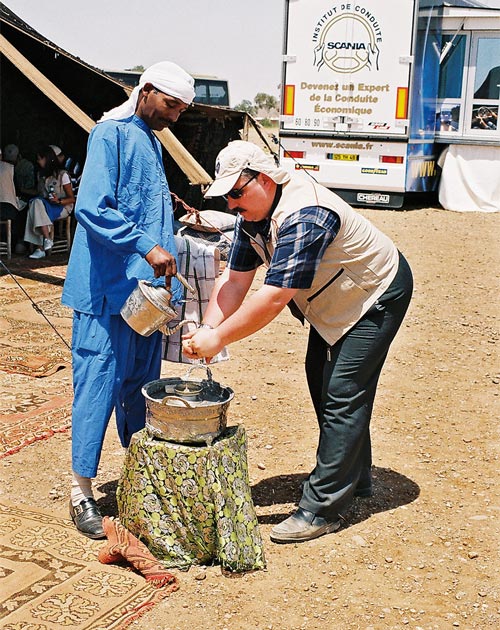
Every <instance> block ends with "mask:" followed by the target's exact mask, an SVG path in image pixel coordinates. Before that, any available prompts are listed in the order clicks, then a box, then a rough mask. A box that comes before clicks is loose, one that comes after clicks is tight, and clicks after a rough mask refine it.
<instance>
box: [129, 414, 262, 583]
mask: <svg viewBox="0 0 500 630" xmlns="http://www.w3.org/2000/svg"><path fill="white" fill-rule="evenodd" d="M246 453H247V439H246V434H245V430H244V429H243V427H241V426H235V427H229V428H228V429H226V431H225V432H224V433H223V435H222V436H220V437H219V438H218V439H217V440H215V441H214V443H213V444H212V446H204V445H197V446H193V445H186V444H176V443H173V442H167V441H164V440H160V439H157V438H154V437H152V436H151V435H150V434H149V433H148V431H147V429H143V430H142V431H139V432H138V433H136V434H135V435H134V436H133V438H132V441H131V443H130V446H129V448H128V451H127V455H126V458H125V462H124V467H123V471H122V474H121V477H120V480H119V483H118V489H117V502H118V513H119V517H120V522H121V523H122V525H124V526H125V527H126V528H127V529H128V530H129V531H130V532H132V533H133V534H134V535H135V536H137V538H139V539H140V540H141V541H142V542H143V543H144V544H145V545H146V546H147V547H148V548H149V550H150V551H151V553H152V554H153V555H154V556H155V557H156V558H158V559H159V560H161V561H162V562H163V564H164V565H165V566H166V567H178V568H181V569H188V568H189V567H190V566H192V565H196V564H198V565H199V564H211V563H214V562H218V563H220V564H221V565H222V567H223V568H224V569H227V570H230V571H235V572H240V571H249V570H255V569H264V568H265V566H266V563H265V558H264V549H263V544H262V538H261V535H260V532H259V527H258V521H257V515H256V513H255V508H254V505H253V501H252V495H251V490H250V483H249V479H248V465H247V458H246Z"/></svg>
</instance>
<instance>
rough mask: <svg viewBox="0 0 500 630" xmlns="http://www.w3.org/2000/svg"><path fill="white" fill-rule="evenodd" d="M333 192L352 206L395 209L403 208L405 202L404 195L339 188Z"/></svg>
mask: <svg viewBox="0 0 500 630" xmlns="http://www.w3.org/2000/svg"><path fill="white" fill-rule="evenodd" d="M332 191H333V192H334V193H335V194H337V195H338V196H339V197H341V198H342V199H343V200H344V201H346V202H347V203H348V204H350V205H351V206H358V207H363V206H366V207H372V208H373V207H382V208H392V209H394V208H401V207H402V206H403V202H404V193H395V192H381V191H373V192H369V191H366V190H344V189H337V188H333V189H332Z"/></svg>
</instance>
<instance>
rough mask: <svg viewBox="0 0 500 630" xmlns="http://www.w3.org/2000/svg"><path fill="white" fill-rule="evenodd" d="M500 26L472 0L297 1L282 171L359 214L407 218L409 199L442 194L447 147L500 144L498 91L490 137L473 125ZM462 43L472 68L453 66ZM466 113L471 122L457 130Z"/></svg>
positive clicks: (288, 26) (289, 45)
mask: <svg viewBox="0 0 500 630" xmlns="http://www.w3.org/2000/svg"><path fill="white" fill-rule="evenodd" d="M450 5H454V8H450ZM486 9H487V7H486ZM450 12H451V13H450ZM464 16H466V17H464ZM493 17H495V18H496V20H495V19H493ZM480 18H481V19H480ZM499 18H500V11H493V10H492V11H488V10H485V7H484V6H483V5H481V4H480V3H477V2H469V1H467V0H465V1H464V0H451V1H450V2H446V1H443V0H436V1H433V0H356V1H353V2H338V1H336V0H286V1H285V36H284V51H283V52H284V55H283V77H282V104H281V107H282V112H281V118H280V145H281V149H280V161H281V164H282V166H283V167H284V168H286V169H288V170H296V169H305V170H306V171H308V172H309V173H310V174H311V175H312V176H313V177H314V178H315V179H316V180H317V181H319V182H320V183H322V184H324V185H325V186H327V187H329V188H332V189H334V190H335V192H337V193H338V194H339V195H340V196H342V197H343V198H344V199H346V200H347V201H348V202H349V203H352V204H353V205H358V206H362V205H370V206H377V205H379V206H385V207H393V208H394V207H400V206H401V205H402V203H403V199H404V196H405V194H406V193H409V192H410V193H411V192H419V193H421V192H431V191H435V190H436V187H437V183H438V178H439V168H438V167H437V158H438V157H439V154H440V152H441V151H442V149H443V148H444V147H445V146H446V145H447V144H449V143H450V142H458V141H460V142H473V143H479V144H481V143H486V144H487V143H492V142H493V143H494V142H497V143H498V141H499V135H498V133H499V132H498V129H497V127H496V119H495V116H496V115H497V114H498V105H499V103H498V100H499V91H498V88H497V87H496V86H493V87H492V91H491V92H490V93H489V94H488V96H493V98H492V99H487V100H486V101H485V103H484V104H483V108H484V107H486V109H482V110H481V111H482V112H483V113H484V112H486V110H488V111H489V112H490V113H491V114H492V116H491V119H490V120H489V123H490V128H489V133H488V131H485V132H483V131H482V130H481V131H479V130H478V129H473V128H472V124H468V123H469V122H471V121H472V118H473V110H472V109H471V108H472V102H473V92H472V90H473V88H472V87H471V85H472V84H473V83H474V82H476V83H478V82H479V80H482V79H485V78H486V74H487V71H488V70H490V71H491V70H494V66H500V39H499V30H498V28H499V24H498V22H499ZM491 20H493V21H491ZM487 24H489V25H490V29H491V28H493V29H497V30H496V31H493V32H490V33H489V36H490V37H491V38H492V41H493V45H492V47H491V48H490V49H489V50H490V54H489V56H488V55H486V57H485V56H484V53H485V48H484V47H483V51H482V54H483V62H482V63H483V66H484V68H483V70H482V74H484V75H485V76H484V77H482V78H481V73H478V68H477V63H476V62H477V54H476V58H473V53H474V50H476V52H477V45H476V48H474V42H475V41H476V39H477V37H479V36H478V35H477V32H476V31H474V30H473V29H474V28H476V27H477V28H479V31H478V32H479V33H480V34H483V35H484V33H486V32H487V31H486V29H487ZM492 24H494V25H495V26H492ZM447 25H449V27H450V30H449V32H448V31H447ZM457 42H459V43H460V46H461V55H460V62H459V63H461V65H457V64H456V63H455V64H453V63H452V64H450V63H449V61H450V59H453V58H455V62H456V61H457V59H458V55H457V54H455V53H456V50H455V44H456V43H457ZM443 68H445V69H446V68H448V73H445V72H442V69H443ZM469 71H470V73H469ZM473 75H474V76H473ZM471 82H472V83H471ZM447 90H448V91H450V90H451V91H452V92H453V97H454V98H452V99H450V98H446V94H445V92H446V91H447ZM469 93H470V94H469ZM469 102H470V104H469ZM480 105H481V103H479V102H478V101H477V99H476V101H475V110H474V111H475V112H476V113H477V110H478V106H480ZM453 107H454V108H455V110H456V111H455V112H454V111H452V110H453ZM457 111H462V114H463V115H465V112H466V111H467V112H468V113H467V116H468V119H467V121H466V120H465V119H464V120H462V121H461V122H459V121H458V120H453V117H455V118H456V112H457ZM459 125H461V126H460V127H459ZM493 127H494V128H493Z"/></svg>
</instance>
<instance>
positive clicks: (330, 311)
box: [251, 175, 399, 345]
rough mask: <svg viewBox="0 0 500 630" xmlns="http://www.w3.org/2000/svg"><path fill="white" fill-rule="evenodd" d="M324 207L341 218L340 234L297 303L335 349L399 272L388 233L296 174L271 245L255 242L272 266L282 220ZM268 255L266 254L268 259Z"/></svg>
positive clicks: (275, 223)
mask: <svg viewBox="0 0 500 630" xmlns="http://www.w3.org/2000/svg"><path fill="white" fill-rule="evenodd" d="M309 206H322V207H324V208H329V209H331V210H334V211H335V212H336V213H337V214H338V215H339V217H340V230H339V232H338V234H337V236H336V237H335V239H334V240H333V242H332V243H331V244H330V245H329V247H328V248H327V249H326V251H325V253H324V255H323V258H322V259H321V262H320V264H319V267H318V269H317V271H316V274H315V276H314V280H313V283H312V286H311V288H309V289H299V291H298V292H297V293H296V294H295V297H294V302H295V303H296V305H297V306H298V308H299V309H300V311H301V312H302V313H303V315H304V317H305V318H306V319H307V321H308V322H309V323H310V324H311V325H312V326H314V328H315V329H316V330H317V331H318V333H319V334H320V335H321V336H322V337H323V339H325V341H327V343H329V344H330V345H333V344H334V343H335V342H336V341H338V340H339V339H340V337H342V335H344V334H345V333H346V332H347V331H348V330H349V329H350V328H352V327H353V326H354V324H356V322H358V321H359V320H360V319H361V318H362V317H363V315H364V314H365V313H366V312H367V311H368V310H369V309H370V308H371V307H372V306H373V304H375V302H376V301H377V299H378V298H379V297H380V296H381V295H382V294H383V293H384V292H385V291H386V289H388V288H389V285H390V284H391V282H392V281H393V280H394V277H395V275H396V273H397V270H398V260H399V255H398V251H397V249H396V247H395V245H394V243H393V242H392V241H391V239H390V238H388V237H387V236H386V235H385V234H383V233H382V232H381V231H380V230H378V229H377V228H376V227H375V226H373V225H372V224H371V223H370V222H369V221H368V220H367V219H365V218H364V217H363V216H361V215H360V214H358V213H357V212H355V211H354V210H353V209H352V208H351V206H349V205H348V204H347V203H346V202H345V201H343V200H342V199H341V198H340V197H338V196H337V195H335V194H334V193H333V192H331V191H330V190H328V189H327V188H325V187H323V186H321V185H319V184H315V182H314V181H313V180H307V179H303V178H302V176H300V175H298V176H295V177H293V178H292V179H291V180H290V181H289V182H288V183H286V184H284V185H283V191H282V195H281V199H280V201H279V203H278V205H277V207H276V209H275V210H274V213H273V216H272V221H271V231H270V236H269V241H268V242H266V243H264V240H263V239H262V237H260V236H258V237H257V239H256V241H257V242H254V241H253V240H251V243H252V245H253V247H254V249H255V251H256V252H257V253H258V254H259V256H260V258H262V260H263V262H264V264H265V265H266V266H268V264H269V263H268V261H269V260H270V257H271V256H272V255H273V252H274V248H275V245H276V240H277V233H278V230H279V228H280V226H281V224H282V223H283V221H284V220H285V219H286V218H287V217H288V216H290V215H291V214H293V213H294V212H297V211H298V210H300V209H301V208H306V207H309ZM266 254H267V255H266Z"/></svg>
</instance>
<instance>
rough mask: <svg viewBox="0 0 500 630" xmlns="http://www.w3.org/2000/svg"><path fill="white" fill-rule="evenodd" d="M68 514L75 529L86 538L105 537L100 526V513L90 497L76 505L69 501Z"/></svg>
mask: <svg viewBox="0 0 500 630" xmlns="http://www.w3.org/2000/svg"><path fill="white" fill-rule="evenodd" d="M69 515H70V516H71V520H72V521H73V523H74V524H75V527H76V529H77V530H78V531H79V532H80V533H81V534H83V535H84V536H87V538H94V539H98V538H106V534H105V533H104V528H103V526H102V515H101V513H100V512H99V508H98V507H97V503H96V502H95V499H92V497H89V498H87V499H84V500H83V501H81V502H80V503H79V504H78V505H73V504H72V503H71V501H70V502H69Z"/></svg>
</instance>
